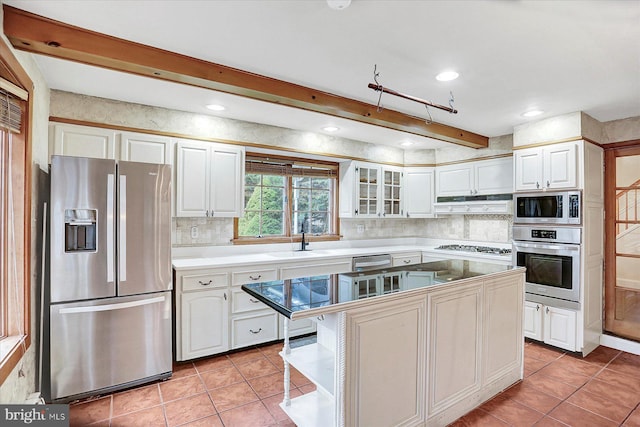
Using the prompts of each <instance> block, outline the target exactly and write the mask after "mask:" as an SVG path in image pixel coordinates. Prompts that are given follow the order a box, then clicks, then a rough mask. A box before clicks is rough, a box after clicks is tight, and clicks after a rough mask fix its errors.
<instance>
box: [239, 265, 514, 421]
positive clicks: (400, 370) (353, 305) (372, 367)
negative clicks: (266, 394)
mask: <svg viewBox="0 0 640 427" xmlns="http://www.w3.org/2000/svg"><path fill="white" fill-rule="evenodd" d="M523 286H524V269H523V268H513V267H511V266H505V265H499V264H491V263H484V262H477V261H468V260H460V259H455V260H440V261H434V262H427V263H423V264H418V265H413V266H410V267H395V268H387V269H384V270H374V271H365V272H354V273H345V274H335V275H328V276H314V277H303V278H298V279H290V280H279V281H272V282H263V283H252V284H247V285H243V286H242V289H243V290H244V291H245V292H248V293H249V294H251V295H252V296H254V297H255V298H258V299H259V300H260V301H262V302H264V303H265V304H267V305H269V306H270V307H271V308H273V309H274V310H276V311H278V312H279V313H281V314H283V315H284V316H285V317H286V319H287V320H286V321H285V343H284V348H283V351H282V353H281V355H282V357H283V359H284V361H285V398H284V401H283V402H282V404H281V407H282V408H283V410H284V411H285V412H286V413H287V414H288V415H289V417H290V418H291V419H292V420H293V421H294V422H295V423H296V425H298V426H301V427H305V426H322V427H327V426H336V427H342V426H362V427H365V426H366V427H370V426H444V425H447V424H449V423H451V422H452V421H454V420H456V419H457V418H459V417H461V416H462V415H464V414H466V413H467V412H469V411H470V410H472V409H473V408H475V407H476V406H478V405H480V404H481V403H483V402H485V401H487V400H489V399H490V398H491V397H493V396H494V395H495V394H497V393H499V392H500V391H502V390H503V389H505V388H507V387H508V386H510V385H511V384H513V383H515V382H517V381H518V380H520V379H522V373H523V346H524V341H523V332H522V318H523V303H524V288H523ZM302 318H311V319H313V320H314V321H316V322H317V326H318V328H317V341H316V343H313V344H308V345H305V346H302V347H298V348H294V349H292V348H290V346H289V339H288V334H287V333H286V332H287V328H288V319H291V320H296V319H302ZM290 365H291V366H293V367H295V368H296V369H298V370H299V371H300V372H301V373H302V374H304V375H305V376H306V377H307V378H309V379H310V380H311V381H313V382H314V384H315V385H316V391H315V392H313V393H310V394H305V395H303V396H300V397H296V398H294V399H290V398H289V372H290Z"/></svg>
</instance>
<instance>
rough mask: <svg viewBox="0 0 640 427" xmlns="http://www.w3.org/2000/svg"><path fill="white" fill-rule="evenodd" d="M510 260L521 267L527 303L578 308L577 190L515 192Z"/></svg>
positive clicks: (579, 229) (579, 237) (579, 235)
mask: <svg viewBox="0 0 640 427" xmlns="http://www.w3.org/2000/svg"><path fill="white" fill-rule="evenodd" d="M514 209H515V215H514V226H513V263H514V265H518V266H520V267H526V269H527V271H526V280H525V281H526V283H525V292H526V299H527V301H532V302H539V303H543V304H550V303H553V305H556V306H561V307H566V308H573V309H579V308H580V292H581V286H580V283H581V279H580V272H581V266H580V263H581V261H580V260H581V252H582V226H581V221H580V218H581V206H580V192H577V191H571V192H556V193H547V192H540V193H528V194H524V193H523V194H518V193H516V194H514Z"/></svg>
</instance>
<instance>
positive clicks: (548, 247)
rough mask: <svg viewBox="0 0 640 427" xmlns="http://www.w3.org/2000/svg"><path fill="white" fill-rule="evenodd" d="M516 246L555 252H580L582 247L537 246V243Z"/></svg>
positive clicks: (517, 244) (516, 244)
mask: <svg viewBox="0 0 640 427" xmlns="http://www.w3.org/2000/svg"><path fill="white" fill-rule="evenodd" d="M514 246H515V247H516V248H533V249H548V250H554V251H558V250H560V251H578V250H580V246H579V245H562V246H559V245H547V244H544V245H537V244H535V243H520V242H518V243H515V244H514Z"/></svg>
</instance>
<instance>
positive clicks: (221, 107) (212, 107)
mask: <svg viewBox="0 0 640 427" xmlns="http://www.w3.org/2000/svg"><path fill="white" fill-rule="evenodd" d="M207 108H208V109H209V110H213V111H224V110H226V108H225V107H224V105H219V104H209V105H207Z"/></svg>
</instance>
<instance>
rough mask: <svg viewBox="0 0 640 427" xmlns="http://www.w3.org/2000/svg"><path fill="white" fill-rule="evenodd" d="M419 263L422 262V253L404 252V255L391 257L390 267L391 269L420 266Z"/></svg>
mask: <svg viewBox="0 0 640 427" xmlns="http://www.w3.org/2000/svg"><path fill="white" fill-rule="evenodd" d="M421 262H422V252H404V253H399V254H393V255H391V265H392V266H393V267H401V266H403V265H412V264H420V263H421Z"/></svg>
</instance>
